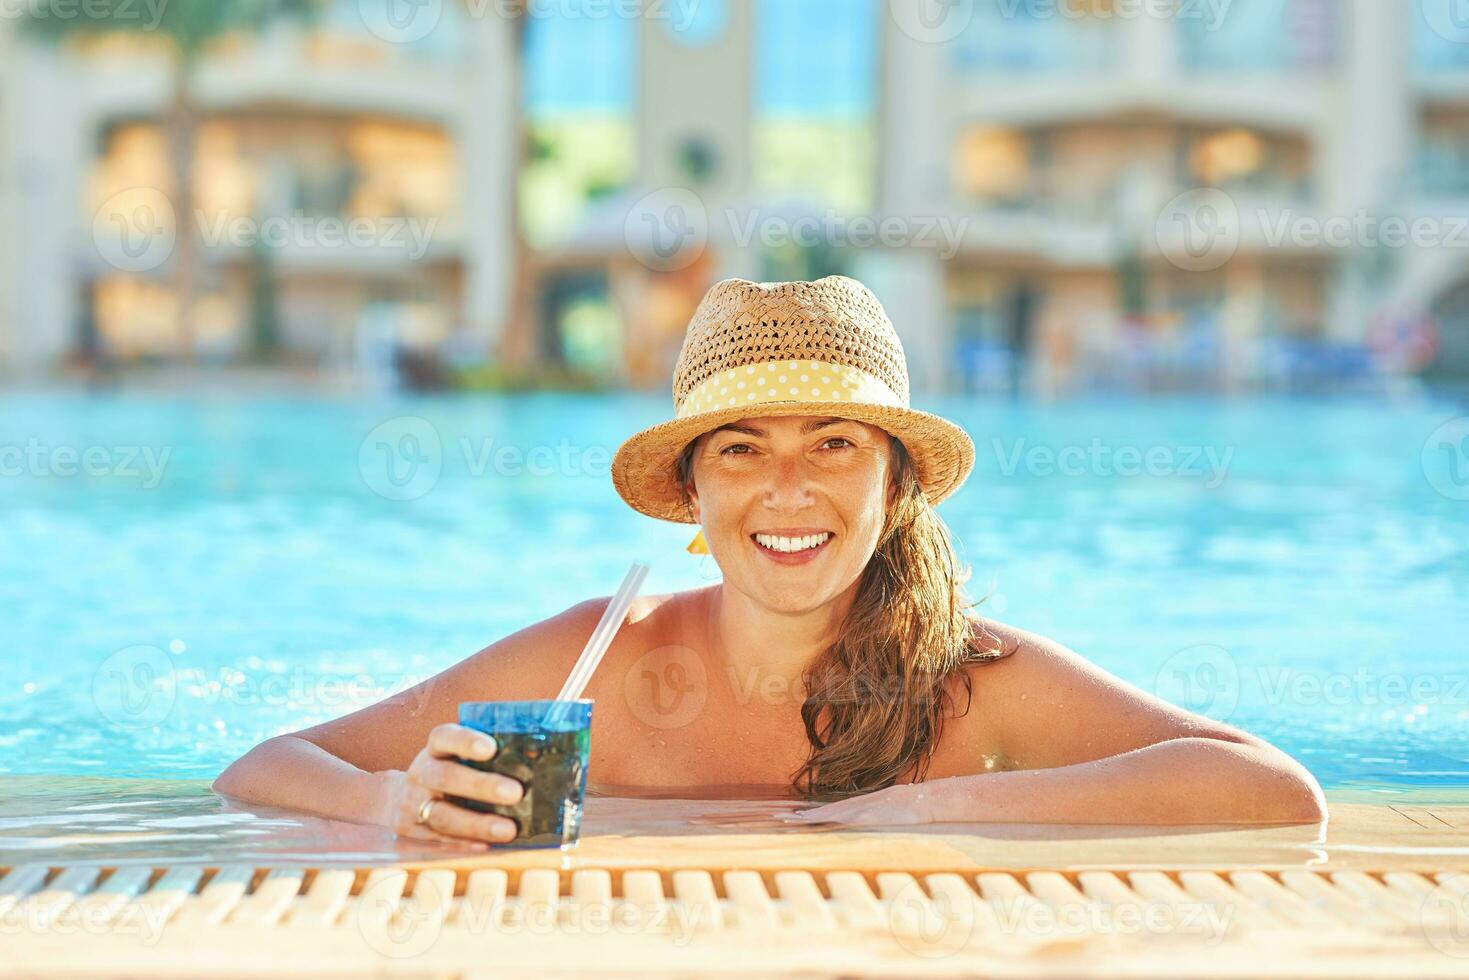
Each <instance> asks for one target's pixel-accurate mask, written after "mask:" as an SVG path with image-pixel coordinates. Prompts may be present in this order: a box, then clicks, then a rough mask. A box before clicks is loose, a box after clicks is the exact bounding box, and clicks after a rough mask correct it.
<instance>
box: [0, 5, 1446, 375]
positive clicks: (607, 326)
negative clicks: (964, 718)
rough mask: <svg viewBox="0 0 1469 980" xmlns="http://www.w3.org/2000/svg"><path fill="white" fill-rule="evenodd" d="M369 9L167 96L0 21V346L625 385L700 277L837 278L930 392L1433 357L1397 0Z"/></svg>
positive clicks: (45, 360) (1427, 190) (668, 331)
mask: <svg viewBox="0 0 1469 980" xmlns="http://www.w3.org/2000/svg"><path fill="white" fill-rule="evenodd" d="M396 3H397V0H332V2H331V3H329V4H327V6H326V7H325V9H324V11H323V13H322V14H321V15H320V16H319V17H318V18H316V19H315V20H313V21H311V22H309V23H306V24H301V23H298V22H296V21H292V20H280V21H278V22H274V23H270V24H267V25H266V26H265V28H264V29H262V30H259V31H255V32H250V33H243V32H242V33H239V34H236V35H231V36H228V37H226V38H224V39H223V40H222V41H221V42H220V43H219V44H217V45H214V46H213V47H211V48H210V49H209V50H208V52H207V56H206V57H205V58H204V59H203V60H202V61H201V62H200V64H199V66H198V68H197V70H195V71H194V72H193V73H192V76H191V78H190V81H189V85H188V87H187V89H186V90H185V91H184V92H183V96H184V97H183V98H180V97H179V93H178V92H176V91H175V90H174V89H173V87H172V82H171V72H170V68H169V60H168V58H167V56H166V54H165V53H164V52H163V50H162V49H161V48H160V46H159V44H158V43H157V41H158V39H157V38H153V37H149V36H148V35H147V34H146V33H143V34H137V33H132V34H127V35H121V34H120V35H116V36H107V37H103V38H88V39H76V40H73V41H70V42H68V43H66V44H64V45H62V46H61V47H59V48H57V47H53V46H50V45H46V44H42V43H39V42H36V41H33V40H30V39H28V38H22V37H21V26H22V25H21V24H20V23H19V22H18V21H17V20H15V19H14V18H11V19H6V18H4V17H0V217H3V223H0V371H3V372H4V373H6V374H8V375H11V376H22V377H26V376H30V377H34V376H38V375H42V374H44V373H46V372H50V371H53V370H55V369H57V368H58V367H60V366H62V365H65V364H67V363H69V362H75V361H77V360H86V361H96V360H106V361H111V362H126V361H131V360H137V359H150V358H158V359H172V358H176V357H178V356H180V354H181V353H185V352H191V356H193V357H197V358H198V359H199V360H200V361H204V362H208V363H233V362H239V361H246V360H250V359H261V358H264V359H269V360H274V361H284V362H287V363H299V364H306V365H314V366H318V367H320V368H322V369H325V370H331V371H364V370H366V371H388V370H390V368H389V367H388V366H387V359H389V358H390V357H391V351H393V350H394V349H400V350H409V351H416V352H418V353H419V354H420V355H421V357H422V358H423V359H424V360H427V361H433V360H438V361H444V362H447V363H450V364H457V365H460V366H465V367H467V368H469V369H471V370H472V369H474V366H475V365H476V364H479V365H481V366H483V367H486V368H488V369H490V370H495V369H497V368H498V367H499V366H501V365H502V364H503V363H506V362H508V363H509V364H510V365H512V366H513V367H514V368H515V369H516V370H532V371H534V370H542V369H547V370H561V369H565V370H569V371H575V372H578V373H580V374H584V375H587V376H590V377H593V378H600V379H603V380H606V381H608V382H610V383H625V384H631V385H635V386H648V387H661V386H662V385H665V384H666V383H667V377H668V373H669V370H670V368H671V365H672V362H673V359H674V358H675V356H676V355H677V352H678V344H679V341H680V339H681V336H682V331H683V327H684V324H685V323H686V322H687V320H688V317H689V315H690V314H691V312H692V310H693V306H694V305H695V304H696V303H697V301H698V298H699V297H700V296H701V295H702V293H703V291H704V290H705V289H706V288H707V286H708V285H709V284H710V283H711V282H712V281H714V280H715V279H718V278H723V277H726V276H743V277H746V278H752V279H766V280H770V279H788V278H810V277H815V276H819V275H824V274H827V273H830V272H842V273H846V274H850V275H853V276H855V277H857V278H859V279H862V280H863V281H864V282H866V283H868V284H869V285H870V286H872V288H873V289H874V291H876V292H877V293H878V295H879V296H880V297H881V298H882V300H883V302H884V303H885V305H886V306H887V308H888V311H889V313H890V314H891V315H892V317H893V319H894V321H895V322H896V323H897V325H898V328H899V331H900V333H901V334H902V336H903V339H904V343H905V346H906V347H907V349H908V353H909V359H910V365H911V368H912V371H913V374H914V379H915V383H916V384H917V385H920V386H926V387H927V388H929V389H944V388H947V389H959V390H974V389H980V388H1007V387H1010V386H1023V387H1027V388H1030V389H1032V390H1038V391H1042V392H1062V391H1072V390H1084V389H1089V388H1097V387H1119V386H1120V387H1148V388H1159V387H1171V386H1188V387H1199V386H1205V387H1218V388H1236V387H1257V386H1297V385H1301V384H1310V383H1312V382H1313V381H1315V380H1325V381H1341V380H1346V381H1351V380H1353V379H1361V378H1365V377H1368V376H1371V375H1374V374H1376V373H1380V372H1383V371H1386V372H1389V373H1392V372H1403V373H1428V374H1443V375H1454V376H1463V375H1465V374H1469V30H1466V31H1465V32H1464V33H1465V36H1464V37H1458V36H1456V35H1455V33H1454V31H1453V30H1452V29H1451V28H1452V27H1453V23H1452V22H1450V23H1448V24H1447V26H1446V25H1445V24H1438V23H1435V22H1434V20H1433V18H1432V17H1431V16H1429V15H1426V14H1425V13H1424V9H1426V8H1420V5H1419V4H1410V5H1399V4H1395V3H1387V2H1383V0H1233V2H1232V3H1228V4H1209V3H1199V2H1194V0H1189V2H1185V3H1181V4H1180V5H1179V7H1177V8H1176V10H1175V12H1174V14H1173V15H1172V16H1168V17H1158V16H1139V15H1137V13H1136V12H1137V11H1138V10H1139V9H1147V10H1153V9H1157V5H1156V4H1136V3H1127V2H1125V0H1084V2H1083V0H1076V2H1065V0H1057V2H1031V0H974V2H973V3H972V4H968V3H960V4H948V5H945V4H941V3H938V2H936V0H914V3H913V4H912V5H911V6H908V5H904V4H892V5H890V4H888V3H886V2H876V0H748V2H746V0H700V2H699V3H698V4H692V5H690V4H684V5H680V4H668V5H657V6H656V7H655V6H650V7H649V8H648V9H649V11H652V10H655V9H657V10H661V11H662V12H663V13H662V14H661V15H659V16H652V15H648V16H643V17H637V18H627V17H621V18H619V17H617V16H614V15H612V14H609V13H608V11H609V10H610V11H616V10H617V9H619V8H618V6H617V5H615V4H613V5H608V4H605V3H604V4H597V5H589V6H588V11H589V12H590V11H592V10H593V9H595V10H600V11H602V16H593V15H591V14H590V13H589V14H588V15H587V16H559V17H551V16H530V17H527V18H526V19H525V21H524V22H523V23H521V24H517V23H516V22H514V21H511V20H507V19H506V18H504V17H503V16H501V15H500V14H499V13H498V11H499V10H500V9H501V7H503V6H504V5H499V6H497V5H495V4H467V3H450V2H445V3H443V4H441V5H440V4H427V5H420V6H418V7H414V8H411V9H412V10H416V11H419V14H418V15H416V16H428V15H431V16H432V21H431V22H415V21H414V20H413V19H412V18H410V19H409V20H406V21H405V20H402V19H401V18H399V17H397V16H395V14H394V10H395V4H396ZM542 6H546V5H542ZM567 6H569V7H571V8H575V7H576V6H577V4H575V3H571V4H569V5H568V4H562V5H560V6H558V8H557V9H558V10H559V9H561V7H567ZM1428 6H1429V7H1431V6H1432V5H1431V4H1429V5H1428ZM532 9H535V7H534V5H532ZM423 11H428V12H429V14H428V15H425V14H423V13H422V12H423ZM1129 11H1132V12H1133V13H1132V14H1131V15H1129V13H1128V12H1129ZM399 13H401V11H399ZM563 14H564V11H563ZM180 132H183V133H187V134H190V135H189V138H188V144H189V145H188V146H184V147H180V146H179V145H176V144H177V143H178V142H179V140H178V136H177V134H178V133H180ZM171 139H172V140H173V143H174V144H175V145H171V143H170V140H171ZM181 159H187V160H189V161H191V162H190V163H189V166H191V167H192V176H191V179H190V180H189V184H188V188H187V189H188V193H187V194H185V195H181V194H180V193H179V190H180V188H179V187H178V185H177V182H176V180H175V178H174V176H173V175H174V174H176V173H178V172H180V164H179V161H180V160H181ZM181 201H184V202H187V203H186V205H185V206H184V207H183V209H182V210H183V212H184V216H182V217H181V216H180V214H179V213H178V211H179V208H178V207H177V206H176V205H177V204H178V202H181ZM1400 232H1401V234H1400ZM184 235H191V236H193V243H194V245H193V247H180V240H181V236H184ZM180 263H184V264H185V267H184V270H183V273H184V275H185V276H186V279H184V280H183V281H188V282H191V283H192V284H193V287H192V288H191V289H190V290H189V291H188V292H189V293H191V295H186V296H181V295H180V290H179V288H178V284H179V282H180V281H181V278H180ZM185 310H187V311H191V312H187V313H185V312H183V311H185Z"/></svg>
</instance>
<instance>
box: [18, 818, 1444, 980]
mask: <svg viewBox="0 0 1469 980" xmlns="http://www.w3.org/2000/svg"><path fill="white" fill-rule="evenodd" d="M779 809H780V806H779V805H775V807H774V810H776V811H778V810H779ZM55 853H56V852H55V851H50V852H46V856H44V859H42V860H36V861H30V862H28V863H13V864H12V865H11V866H9V867H7V868H5V873H4V877H3V878H0V972H3V971H4V970H6V969H8V970H11V971H16V972H19V973H21V974H26V975H29V974H44V973H56V974H60V973H64V974H67V975H93V974H96V975H102V974H107V975H112V974H129V975H133V974H147V975H149V976H195V975H199V974H201V973H208V974H233V975H245V974H249V975H260V974H275V973H283V974H290V975H294V974H311V975H313V976H318V977H319V976H323V975H348V974H350V975H362V974H368V973H373V974H380V975H395V976H396V975H403V976H436V977H459V976H477V975H481V976H505V975H517V974H534V975H536V976H538V977H545V976H558V975H563V974H568V973H578V972H597V973H613V974H617V973H623V974H628V975H636V976H648V975H708V974H724V973H729V974H734V973H739V974H750V973H754V974H787V975H796V974H800V975H806V976H813V975H814V976H869V975H892V974H900V975H909V976H957V975H973V974H984V975H991V976H998V977H1043V976H1065V977H1074V976H1098V977H1100V976H1107V977H1117V976H1126V977H1177V976H1201V977H1238V976H1258V975H1268V976H1272V977H1279V976H1299V977H1343V976H1373V977H1384V976H1401V977H1465V976H1469V806H1466V805H1460V804H1454V805H1436V804H1433V805H1413V806H1409V805H1402V804H1391V805H1384V804H1368V803H1355V802H1339V801H1333V803H1332V806H1331V819H1330V821H1329V823H1328V825H1327V827H1326V828H1325V830H1324V832H1323V831H1322V830H1321V828H1315V827H1301V826H1295V827H1263V828H1254V829H1239V828H1232V829H1230V828H1170V829H1163V830H1162V831H1161V832H1160V831H1159V830H1157V829H1145V828H1120V827H1105V826H1097V827H1084V826H1069V827H1046V826H1005V825H962V826H961V825H949V826H931V827H919V828H883V829H876V828H871V829H859V828H843V829H832V828H816V827H808V826H790V825H788V824H786V823H784V822H783V821H782V820H781V819H780V814H779V812H773V809H772V804H770V803H765V802H755V801H751V802H739V801H697V802H696V801H646V800H642V801H638V800H620V799H606V798H602V799H593V800H589V801H588V805H587V812H586V817H585V822H584V829H583V836H582V840H581V843H580V844H579V845H578V846H577V847H576V848H575V849H574V851H571V852H567V853H562V852H557V851H549V852H548V851H512V850H499V851H490V852H488V853H484V854H479V855H473V856H465V855H463V854H461V853H454V854H452V855H445V856H443V857H432V856H430V857H424V856H422V855H420V856H418V857H415V858H412V859H402V860H396V861H392V862H388V863H376V864H372V865H367V864H353V863H351V862H350V861H348V862H344V861H342V860H340V858H336V859H334V858H333V857H332V855H330V854H329V853H323V854H322V860H320V861H315V862H313V861H310V860H303V859H301V858H300V857H299V856H298V857H296V858H292V859H289V860H285V859H281V860H269V861H259V862H254V861H241V862H237V863H218V862H216V863H208V864H202V863H192V862H189V861H186V860H179V859H177V858H173V859H170V860H158V861H150V860H147V859H146V857H142V858H140V857H133V858H130V859H129V860H128V861H125V862H123V861H119V862H115V863H111V864H109V863H108V862H107V861H106V860H92V859H89V860H87V861H85V862H80V863H73V862H70V861H66V862H62V861H58V860H56V859H55V857H54V855H55Z"/></svg>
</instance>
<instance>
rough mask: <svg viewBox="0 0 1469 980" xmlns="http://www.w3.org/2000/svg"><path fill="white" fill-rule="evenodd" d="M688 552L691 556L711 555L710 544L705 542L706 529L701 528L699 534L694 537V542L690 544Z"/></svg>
mask: <svg viewBox="0 0 1469 980" xmlns="http://www.w3.org/2000/svg"><path fill="white" fill-rule="evenodd" d="M687 550H688V553H689V554H691V555H707V554H709V542H707V541H705V540H704V529H703V528H700V529H699V533H698V534H696V535H694V540H692V541H690V542H689V546H688V549H687Z"/></svg>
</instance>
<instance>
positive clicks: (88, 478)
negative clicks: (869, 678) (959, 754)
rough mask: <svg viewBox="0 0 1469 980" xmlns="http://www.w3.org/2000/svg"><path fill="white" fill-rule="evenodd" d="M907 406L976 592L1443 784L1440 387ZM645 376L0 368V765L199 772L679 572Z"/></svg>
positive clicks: (1172, 682)
mask: <svg viewBox="0 0 1469 980" xmlns="http://www.w3.org/2000/svg"><path fill="white" fill-rule="evenodd" d="M925 407H929V408H932V409H935V410H938V411H941V412H944V413H946V414H949V415H951V416H952V417H954V418H956V419H957V420H959V421H960V422H961V423H962V424H964V425H965V426H966V428H967V429H968V430H969V431H970V432H971V433H972V434H973V436H974V438H975V442H976V444H977V445H978V449H979V459H978V463H977V467H976V472H975V475H974V476H973V477H971V479H970V481H969V482H968V484H967V485H966V486H965V487H964V489H963V490H962V491H961V492H960V493H959V494H958V495H957V496H956V497H954V498H953V499H952V500H950V501H948V502H946V503H945V504H943V505H942V507H941V508H940V512H941V514H942V515H943V516H944V517H945V519H946V520H947V521H948V522H949V524H950V525H951V527H952V528H953V530H954V532H955V536H956V539H957V540H958V541H959V543H960V546H961V548H962V551H963V555H964V557H965V559H966V560H967V561H968V562H969V563H970V565H971V566H972V567H973V569H974V573H975V576H974V579H973V582H972V591H974V592H975V593H982V592H985V591H988V590H991V589H992V590H993V591H992V595H991V597H990V598H989V600H988V602H987V603H986V605H985V606H984V607H982V608H984V609H986V610H988V613H989V614H990V615H992V616H994V617H996V618H999V619H1002V620H1005V621H1008V622H1012V623H1014V624H1016V625H1019V626H1023V627H1026V628H1029V629H1032V630H1036V631H1038V632H1041V633H1044V634H1047V635H1049V636H1051V637H1053V638H1055V639H1057V640H1059V641H1061V642H1063V643H1065V644H1067V645H1068V646H1070V647H1071V648H1073V649H1075V650H1076V651H1078V652H1079V653H1081V654H1083V655H1085V656H1087V657H1089V658H1091V659H1092V660H1094V661H1096V662H1097V663H1099V664H1100V665H1101V666H1103V667H1104V668H1106V669H1108V670H1110V671H1112V672H1114V673H1116V674H1118V675H1119V676H1121V677H1122V678H1124V679H1126V680H1127V681H1129V682H1131V683H1133V684H1136V685H1138V686H1139V687H1142V688H1144V689H1146V690H1148V691H1152V692H1155V693H1157V694H1159V695H1160V696H1163V697H1165V698H1168V699H1170V700H1173V701H1177V702H1179V703H1183V704H1185V705H1187V706H1189V707H1191V708H1194V709H1195V710H1199V711H1202V712H1203V713H1205V714H1209V715H1212V716H1214V717H1218V718H1222V719H1225V720H1227V721H1229V722H1231V723H1233V724H1236V725H1240V726H1242V727H1244V728H1247V729H1249V730H1251V731H1254V732H1256V733H1258V734H1260V735H1262V736H1264V737H1266V738H1269V739H1271V740H1273V741H1274V742H1276V743H1277V744H1279V745H1281V746H1282V747H1283V748H1285V749H1286V750H1287V751H1290V752H1291V753H1293V754H1294V755H1296V756H1297V757H1298V758H1300V759H1301V760H1302V761H1304V762H1305V763H1306V764H1307V765H1308V766H1309V767H1310V768H1311V769H1312V770H1313V771H1314V772H1315V773H1316V774H1317V776H1318V777H1319V778H1320V779H1321V781H1322V782H1323V783H1324V784H1326V785H1328V786H1341V785H1344V784H1415V785H1436V786H1441V787H1448V786H1463V785H1469V735H1466V732H1469V681H1466V677H1469V657H1466V656H1465V649H1466V634H1469V630H1466V626H1469V550H1466V546H1469V499H1465V498H1469V441H1462V442H1461V441H1459V440H1461V439H1463V438H1464V436H1466V435H1469V431H1466V429H1465V428H1464V425H1463V423H1462V422H1460V423H1453V422H1452V420H1454V419H1462V417H1464V416H1466V415H1469V405H1466V404H1465V403H1464V402H1463V401H1462V400H1455V399H1454V398H1452V397H1449V396H1446V395H1436V396H1418V397H1412V398H1407V399H1404V400H1401V401H1355V400H1349V401H1313V400H1291V399H1248V400H1240V401H1202V400H1188V399H1154V400H1145V401H1134V400H1126V401H1103V402H1089V403H1067V404H1060V405H1038V404H1026V403H1013V402H1008V401H1002V400H975V399H953V400H948V401H928V402H926V403H925ZM666 411H667V409H666V400H665V399H663V398H658V397H651V396H649V397H644V396H637V395H619V396H597V395H587V396H573V395H533V396H522V397H499V396H476V397H442V398H438V397H435V398H412V399H410V398H404V399H392V400H363V399H347V398H336V397H331V396H325V395H323V396H320V397H315V396H313V397H290V398H286V397H268V398H267V397H245V396H231V395H225V394H221V395H218V396H212V397H211V396H190V397H165V396H152V395H99V396H90V397H89V396H83V395H79V394H10V395H5V396H0V500H3V520H0V622H3V624H4V630H3V636H4V639H5V641H6V644H7V650H6V653H5V656H4V657H3V658H0V772H3V773H18V774H45V773H52V774H70V775H117V776H152V777H189V778H207V777H210V776H212V775H213V774H214V773H216V772H218V771H219V770H220V769H221V768H222V767H223V766H224V765H226V764H227V763H228V762H229V761H231V760H232V759H234V758H235V757H236V756H238V755H239V754H240V753H242V752H243V751H245V750H246V749H248V748H249V747H250V746H251V745H253V744H255V743H256V742H258V741H260V740H261V739H264V738H266V737H268V736H271V735H274V734H278V733H280V732H285V731H289V730H292V729H295V728H299V727H301V726H304V725H308V724H312V723H315V722H318V721H321V720H323V719H326V718H330V717H334V716H336V715H338V714H341V713H344V712H346V711H349V710H352V709H354V708H356V707H358V706H361V705H363V704H366V703H370V702H371V701H373V700H376V699H377V698H379V697H381V696H383V695H385V694H387V693H389V692H391V691H393V690H396V689H398V688H401V687H404V686H406V685H408V684H411V683H413V682H416V681H417V680H420V679H422V678H424V677H426V676H428V675H430V674H432V673H434V672H436V671H438V670H440V669H442V668H443V667H445V666H447V665H449V664H451V663H453V662H455V661H457V660H458V659H460V658H462V657H464V656H467V655H468V654H470V653H472V652H474V651H475V650H478V649H479V648H481V647H483V646H484V645H486V644H487V643H489V642H491V641H493V640H495V639H497V638H499V637H501V636H503V635H505V634H506V633H508V632H511V631H513V630H515V629H518V628H520V627H521V626H524V625H526V624H528V623H531V622H533V621H535V620H538V619H541V618H543V617H546V616H549V615H551V614H554V613H556V612H558V611H560V610H562V609H564V608H565V607H567V606H568V605H571V604H573V603H574V602H577V601H579V600H581V599H584V598H587V597H590V596H595V595H606V594H609V593H610V592H611V591H613V589H615V587H616V585H617V583H618V581H619V580H620V579H621V576H622V574H623V572H624V571H625V570H626V567H627V565H628V563H629V561H630V560H632V559H633V558H637V557H641V558H643V559H645V560H648V561H650V562H651V563H652V564H653V570H652V574H651V576H650V579H649V581H648V583H647V585H646V587H645V588H646V589H647V590H648V591H664V590H672V589H678V588H686V587H691V586H698V585H703V584H706V583H707V582H709V581H711V580H712V578H713V577H714V576H716V575H717V570H716V569H713V568H712V567H710V566H709V565H708V564H707V561H706V562H705V563H704V564H702V565H701V562H700V559H698V558H695V557H692V556H690V555H688V554H686V553H685V551H684V545H685V544H686V543H687V541H688V538H689V536H690V531H689V530H688V529H687V528H685V527H683V526H675V525H671V524H663V523H660V522H656V521H653V520H649V519H646V518H643V517H641V516H639V515H636V514H634V513H633V512H632V511H630V510H629V509H627V508H626V506H625V505H623V504H622V502H621V501H620V499H619V498H618V497H617V496H616V494H615V492H614V491H613V489H612V486H611V483H610V480H609V479H608V477H607V460H608V458H609V457H610V455H611V452H612V450H613V449H614V448H615V447H616V446H617V444H618V443H619V442H620V441H621V439H623V438H624V437H625V436H626V435H628V434H629V433H631V432H632V431H634V430H635V429H636V428H637V427H639V426H641V425H644V424H647V423H649V422H652V421H655V420H659V419H661V418H663V417H664V416H665V414H666ZM1444 423H1450V424H1449V426H1448V427H1447V428H1440V427H1441V426H1443V425H1444ZM1436 430H1437V434H1435V431H1436ZM537 447H539V448H537ZM532 450H534V452H532ZM1048 453H1049V454H1052V455H1048ZM1456 453H1458V454H1459V455H1458V456H1456V455H1455V454H1456ZM497 454H498V455H497Z"/></svg>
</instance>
